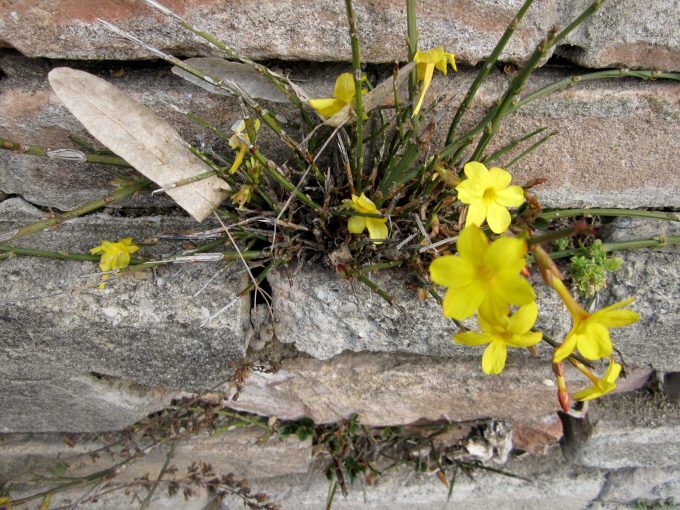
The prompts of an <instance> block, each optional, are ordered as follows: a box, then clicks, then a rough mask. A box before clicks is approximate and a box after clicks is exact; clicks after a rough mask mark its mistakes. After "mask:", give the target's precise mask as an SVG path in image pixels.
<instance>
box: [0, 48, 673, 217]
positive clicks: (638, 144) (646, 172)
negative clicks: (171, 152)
mask: <svg viewBox="0 0 680 510" xmlns="http://www.w3.org/2000/svg"><path fill="white" fill-rule="evenodd" d="M66 64H69V63H66ZM60 65H63V63H61V64H60ZM73 65H75V66H76V67H78V68H82V69H85V70H88V71H90V72H93V73H95V74H97V75H100V76H103V77H106V78H108V79H110V80H111V82H112V83H114V84H115V85H116V86H119V87H121V88H122V89H123V90H126V91H127V92H129V93H130V94H131V95H132V96H133V97H135V98H137V99H138V100H140V101H141V102H142V103H144V104H146V105H147V106H149V107H151V108H152V109H154V111H156V112H157V113H158V114H159V116H160V117H162V118H164V119H166V120H168V121H169V122H171V123H172V124H173V125H174V126H176V127H177V129H178V131H179V132H180V133H181V134H182V136H183V137H184V138H185V139H186V140H188V141H189V142H191V143H194V144H195V145H197V146H208V147H214V148H215V150H216V151H218V152H219V153H225V151H226V153H227V154H228V153H229V152H230V150H228V149H226V148H225V147H224V146H223V145H222V144H220V143H217V142H216V137H214V136H212V135H207V134H206V133H205V132H203V131H202V130H201V129H200V128H198V127H197V126H195V125H193V124H192V123H191V122H189V121H188V120H187V119H186V118H185V117H184V116H183V115H182V114H180V113H178V112H176V111H174V110H173V109H172V108H171V107H170V106H169V105H168V103H171V104H175V105H177V106H179V107H180V108H182V109H184V110H190V111H193V112H195V113H197V114H199V115H201V116H202V117H204V118H206V119H207V120H208V121H210V122H212V123H214V124H215V125H217V126H220V127H222V128H223V129H225V130H227V131H228V130H229V127H230V126H231V124H232V123H233V122H234V120H235V119H236V118H237V117H238V115H239V111H240V110H239V106H238V103H237V102H236V101H234V100H233V99H231V98H228V97H224V96H218V95H214V94H209V93H207V92H206V91H204V90H202V89H199V88H198V87H195V86H193V85H191V84H189V83H186V82H183V81H181V80H180V79H179V78H178V77H176V76H174V75H172V74H171V73H170V72H169V70H168V69H167V68H165V67H162V68H158V67H151V68H149V67H145V66H140V65H137V64H121V66H122V69H123V70H124V75H123V76H122V77H120V78H112V77H111V76H110V72H111V71H116V70H118V69H119V66H118V64H116V65H109V64H106V65H93V64H92V63H89V64H88V63H75V64H73ZM54 66H55V64H54V63H51V64H50V63H46V62H42V61H40V62H36V61H29V60H27V59H24V58H21V57H18V56H17V55H16V54H12V53H4V54H3V53H0V68H2V69H4V72H5V73H6V78H4V79H3V81H2V83H3V85H2V87H3V93H2V94H0V136H4V137H6V138H9V139H11V140H17V141H20V142H22V143H29V144H36V145H44V146H48V147H73V143H72V142H71V141H70V140H69V139H68V134H69V133H73V134H77V135H79V136H83V137H85V138H87V137H88V135H87V133H86V132H85V131H84V130H83V128H82V126H81V125H80V124H79V123H78V122H77V121H76V119H75V118H74V117H73V116H72V115H71V114H70V113H69V112H68V111H67V110H66V109H65V108H64V107H63V106H62V105H61V104H60V103H59V101H58V100H57V99H56V97H55V96H54V95H53V94H52V92H51V90H50V89H49V86H48V83H47V79H46V75H47V72H48V71H49V69H50V68H51V67H54ZM347 70H348V68H347V66H346V65H344V66H343V65H328V66H321V65H311V66H310V65H304V64H299V65H295V64H291V66H290V69H288V70H286V69H284V70H283V71H284V72H290V73H291V77H292V78H293V79H294V80H297V81H298V84H299V85H300V86H302V87H304V88H305V89H306V90H308V92H309V95H310V96H311V97H324V96H326V97H327V96H329V95H331V94H332V90H333V82H334V79H335V77H336V76H337V74H338V73H340V72H342V71H347ZM474 76H475V73H474V72H470V71H464V70H461V72H460V73H458V74H454V73H449V75H448V76H446V77H444V76H441V75H440V74H439V73H437V75H436V76H435V79H434V81H433V85H432V87H431V90H430V93H429V94H430V95H429V97H430V98H435V97H437V96H439V95H441V94H451V95H454V96H455V95H458V97H462V96H463V94H464V93H465V91H466V90H467V86H468V85H469V84H470V83H471V81H472V80H473V79H474ZM565 76H569V74H567V72H565V71H564V70H563V69H545V70H541V71H539V72H537V73H536V75H535V76H534V78H533V81H532V82H531V84H530V85H529V90H533V89H534V88H538V87H541V86H544V85H547V84H549V83H552V82H553V81H555V80H559V79H562V78H564V77H565ZM507 79H508V77H507V76H503V75H501V74H498V73H493V74H492V76H491V79H490V80H489V81H488V82H487V83H485V84H484V86H482V87H481V89H480V91H479V93H478V96H477V99H476V100H475V102H474V103H473V106H472V108H471V111H470V116H469V118H468V117H466V119H464V122H463V126H462V129H465V128H467V127H472V125H473V124H474V119H478V118H479V116H480V115H481V113H482V112H483V110H484V108H487V107H489V106H490V105H491V104H492V103H493V101H494V100H496V99H497V98H498V97H499V96H500V95H501V94H502V93H503V91H504V87H505V85H506V84H507ZM679 90H680V89H679V88H678V86H677V85H676V84H674V83H669V82H664V81H657V82H641V81H639V80H636V79H624V80H609V81H604V82H588V83H585V84H581V85H580V86H579V87H577V88H574V89H569V90H567V91H564V92H560V93H558V94H555V95H552V96H549V97H548V98H544V99H541V100H539V101H537V102H535V103H531V104H529V105H527V106H526V107H525V108H524V109H522V110H520V111H519V112H517V113H516V114H515V115H514V116H512V117H511V118H509V119H507V120H506V121H504V123H503V125H502V126H501V130H500V132H499V135H498V141H497V142H495V143H494V145H493V147H495V148H497V147H499V146H500V144H501V143H504V142H508V141H510V140H512V139H515V138H517V137H518V136H519V135H520V134H524V133H528V132H531V131H534V130H536V129H537V128H539V127H547V128H548V129H550V130H553V129H554V130H557V131H559V135H557V136H555V137H553V138H552V139H551V140H550V141H549V142H548V143H547V144H545V145H543V146H542V147H541V148H540V149H539V150H537V151H535V152H534V153H532V154H530V155H529V156H527V157H526V158H524V159H523V160H522V161H521V162H520V163H518V164H517V165H515V166H514V167H513V172H514V174H515V182H519V183H524V182H526V181H528V180H530V179H533V178H536V177H545V178H547V179H548V182H546V183H545V184H543V185H542V186H540V187H538V188H536V189H535V191H536V193H537V195H538V198H539V199H540V200H541V202H542V203H543V204H544V205H545V206H547V207H583V206H585V207H593V206H598V207H633V208H635V207H669V206H670V207H680V182H678V176H677V175H676V172H674V171H673V167H672V165H668V155H669V152H668V151H669V147H675V146H677V145H678V144H679V143H680V123H679V122H677V120H678V119H680V92H679ZM276 107H277V111H280V112H281V113H282V114H283V115H284V116H288V117H289V118H291V119H295V118H297V117H296V113H295V112H293V111H292V110H291V109H290V108H289V107H285V108H283V109H280V107H281V105H278V106H276ZM452 115H453V114H452V112H448V113H447V114H445V115H444V117H443V119H442V120H441V121H440V125H441V126H443V127H442V129H439V130H438V131H437V132H436V133H435V136H434V138H433V141H432V148H437V147H440V146H441V144H442V142H443V139H444V135H445V133H446V126H447V125H448V123H449V121H450V119H451V118H452ZM291 132H293V133H294V132H295V131H294V130H291ZM262 134H263V137H262V147H263V151H264V152H265V154H267V155H269V156H271V157H272V158H273V159H275V160H277V161H285V160H287V159H289V157H290V154H289V152H288V150H287V149H286V148H284V147H283V146H282V144H281V143H280V142H279V141H278V140H274V139H272V137H271V136H268V135H267V132H266V131H265V130H262ZM298 138H302V137H301V136H299V137H298ZM515 155H516V154H511V155H508V156H506V157H505V158H503V159H501V160H499V164H500V165H501V166H502V165H503V164H504V163H507V162H509V161H510V159H512V157H514V156H515ZM110 180H111V173H110V169H109V170H107V169H106V168H105V167H103V166H97V165H83V164H78V163H65V162H60V161H49V160H46V159H44V158H38V157H34V156H24V155H17V154H12V153H8V152H6V151H0V190H2V191H3V192H5V193H10V194H19V195H22V196H23V197H24V198H26V199H27V200H29V201H31V202H33V203H36V204H41V205H46V206H50V207H56V208H59V209H69V208H72V207H75V206H77V205H79V204H81V203H82V202H84V201H85V200H92V199H95V198H101V197H102V196H106V195H107V194H108V193H110V189H111V188H110V185H109V182H110ZM125 205H126V207H127V206H136V207H140V206H144V207H168V206H170V205H171V201H170V200H168V199H165V200H164V197H162V196H160V195H155V196H153V197H149V195H148V194H141V195H140V197H138V198H137V199H136V200H134V199H133V200H129V201H128V202H126V204H125Z"/></svg>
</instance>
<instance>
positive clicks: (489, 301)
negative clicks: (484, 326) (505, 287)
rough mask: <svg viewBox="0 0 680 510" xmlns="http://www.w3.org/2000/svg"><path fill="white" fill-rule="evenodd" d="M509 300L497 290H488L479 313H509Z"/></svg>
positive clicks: (487, 315)
mask: <svg viewBox="0 0 680 510" xmlns="http://www.w3.org/2000/svg"><path fill="white" fill-rule="evenodd" d="M508 304H509V303H508V301H507V300H505V299H503V297H502V296H501V295H500V294H498V293H495V292H493V291H492V292H487V294H486V298H485V299H484V301H482V304H481V305H480V306H479V313H480V314H483V315H484V316H485V317H502V316H504V315H507V314H508Z"/></svg>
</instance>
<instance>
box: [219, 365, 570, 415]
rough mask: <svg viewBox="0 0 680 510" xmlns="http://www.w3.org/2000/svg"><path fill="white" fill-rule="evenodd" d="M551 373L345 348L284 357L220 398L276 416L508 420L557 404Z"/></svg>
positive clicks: (545, 367)
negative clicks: (322, 355)
mask: <svg viewBox="0 0 680 510" xmlns="http://www.w3.org/2000/svg"><path fill="white" fill-rule="evenodd" d="M552 379H553V377H552V372H551V369H550V366H549V365H548V364H546V363H540V362H536V361H535V360H530V359H528V357H523V358H519V357H518V358H515V359H512V358H511V359H510V360H509V362H508V366H507V367H506V368H505V370H504V372H503V374H502V375H501V376H488V375H485V374H484V373H483V372H482V371H481V368H480V362H479V360H478V359H475V360H460V359H458V360H450V359H442V358H431V357H427V356H417V355H412V354H394V353H392V354H390V353H344V354H341V355H339V356H336V357H335V358H333V359H331V360H327V361H321V360H316V359H312V358H295V359H289V360H285V361H284V362H283V365H282V367H281V369H280V370H279V371H277V372H276V373H273V374H262V373H252V374H251V375H250V377H249V378H248V380H247V382H246V385H245V387H244V389H243V390H242V391H241V394H240V397H239V399H238V400H237V401H225V404H226V405H227V406H229V407H232V408H234V409H238V410H241V411H247V412H252V413H257V414H262V415H267V416H269V415H274V416H278V417H279V418H281V419H299V418H302V417H303V416H308V417H310V418H312V419H314V421H316V422H317V423H332V422H336V421H338V420H341V419H346V418H349V417H350V416H351V415H352V414H354V413H357V414H358V415H359V417H360V420H361V422H362V423H364V424H366V425H371V426H384V425H396V424H408V423H412V422H415V421H417V420H419V419H426V420H440V419H447V420H451V421H466V420H478V419H484V418H487V417H493V418H494V419H499V420H506V421H510V422H513V421H515V420H526V419H530V418H533V417H542V416H546V415H548V414H550V413H553V412H554V411H555V410H556V409H557V408H558V404H557V398H556V393H555V392H556V390H555V387H554V383H553V381H552Z"/></svg>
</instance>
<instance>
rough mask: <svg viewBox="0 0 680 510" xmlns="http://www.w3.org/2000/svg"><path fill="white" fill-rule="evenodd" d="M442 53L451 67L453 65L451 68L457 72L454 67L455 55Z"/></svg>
mask: <svg viewBox="0 0 680 510" xmlns="http://www.w3.org/2000/svg"><path fill="white" fill-rule="evenodd" d="M444 55H445V56H446V58H447V59H448V60H449V63H450V64H451V67H453V70H454V71H456V72H458V68H457V67H456V56H455V55H454V54H453V53H445V54H444Z"/></svg>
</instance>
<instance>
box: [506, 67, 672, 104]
mask: <svg viewBox="0 0 680 510" xmlns="http://www.w3.org/2000/svg"><path fill="white" fill-rule="evenodd" d="M608 78H639V79H641V80H645V81H648V80H657V79H667V80H680V73H661V72H658V71H645V70H641V71H629V70H627V69H612V70H609V71H597V72H594V73H588V74H581V75H574V76H569V77H568V78H563V79H561V80H558V81H556V82H554V83H551V84H550V85H546V86H545V87H541V88H540V89H538V90H535V91H534V92H532V93H531V94H527V95H526V96H524V97H523V98H522V99H520V100H519V101H518V102H517V103H515V104H514V105H512V106H511V107H510V108H509V110H508V113H512V112H515V111H517V110H518V109H520V108H522V107H523V106H525V105H526V104H528V103H530V102H531V101H535V100H536V99H539V98H541V97H544V96H547V95H549V94H552V93H553V92H557V91H560V90H564V89H568V88H571V87H575V86H577V85H579V84H581V83H585V82H588V81H593V80H604V79H608Z"/></svg>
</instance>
